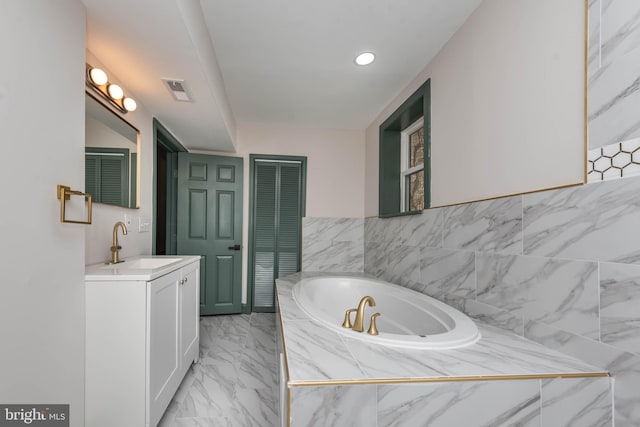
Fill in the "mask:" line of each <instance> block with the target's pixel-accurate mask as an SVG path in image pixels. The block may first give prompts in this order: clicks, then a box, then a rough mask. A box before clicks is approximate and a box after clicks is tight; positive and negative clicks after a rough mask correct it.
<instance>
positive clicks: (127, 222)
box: [124, 214, 133, 228]
mask: <svg viewBox="0 0 640 427" xmlns="http://www.w3.org/2000/svg"><path fill="white" fill-rule="evenodd" d="M132 223H133V217H132V216H131V215H128V214H124V225H126V226H127V228H130V227H131V224H132Z"/></svg>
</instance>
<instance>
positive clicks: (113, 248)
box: [109, 221, 127, 264]
mask: <svg viewBox="0 0 640 427" xmlns="http://www.w3.org/2000/svg"><path fill="white" fill-rule="evenodd" d="M118 227H120V229H121V230H122V235H123V236H126V235H127V226H126V225H124V222H122V221H118V222H116V225H114V226H113V246H111V262H110V263H109V264H118V263H121V262H124V260H121V259H120V256H119V255H118V250H120V249H122V246H120V245H119V244H118Z"/></svg>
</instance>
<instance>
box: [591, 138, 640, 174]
mask: <svg viewBox="0 0 640 427" xmlns="http://www.w3.org/2000/svg"><path fill="white" fill-rule="evenodd" d="M588 161H589V164H588V165H587V172H588V182H597V181H606V180H609V179H616V178H626V177H628V176H633V175H640V138H634V139H629V140H627V141H623V142H617V143H615V144H611V145H605V146H604V147H600V148H594V149H593V150H589V155H588Z"/></svg>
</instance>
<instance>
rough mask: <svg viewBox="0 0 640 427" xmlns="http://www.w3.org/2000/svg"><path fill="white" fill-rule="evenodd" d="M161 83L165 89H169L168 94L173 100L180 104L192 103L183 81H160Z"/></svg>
mask: <svg viewBox="0 0 640 427" xmlns="http://www.w3.org/2000/svg"><path fill="white" fill-rule="evenodd" d="M162 82H163V83H164V84H165V86H166V87H167V89H169V92H171V96H173V99H175V100H176V101H182V102H192V100H191V97H190V96H189V93H188V92H187V87H186V84H185V82H184V80H174V79H162Z"/></svg>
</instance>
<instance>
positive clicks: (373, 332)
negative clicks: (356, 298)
mask: <svg viewBox="0 0 640 427" xmlns="http://www.w3.org/2000/svg"><path fill="white" fill-rule="evenodd" d="M378 316H380V313H376V314H373V315H371V324H370V325H369V330H368V331H367V333H368V334H369V335H378V328H377V327H376V318H377V317H378Z"/></svg>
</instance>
